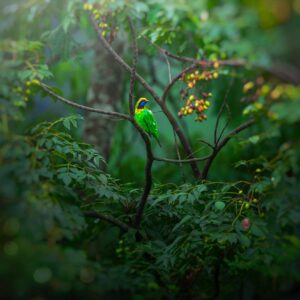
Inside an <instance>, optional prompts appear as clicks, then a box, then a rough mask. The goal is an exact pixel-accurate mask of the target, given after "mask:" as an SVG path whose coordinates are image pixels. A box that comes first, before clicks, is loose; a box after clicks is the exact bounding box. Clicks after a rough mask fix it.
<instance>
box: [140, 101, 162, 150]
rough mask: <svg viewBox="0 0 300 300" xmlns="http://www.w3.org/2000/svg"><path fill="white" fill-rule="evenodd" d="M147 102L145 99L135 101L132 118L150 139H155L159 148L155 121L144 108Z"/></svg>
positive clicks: (149, 111) (151, 114) (150, 113)
mask: <svg viewBox="0 0 300 300" xmlns="http://www.w3.org/2000/svg"><path fill="white" fill-rule="evenodd" d="M148 102H149V100H148V99H146V98H140V99H139V100H138V101H137V103H136V105H135V110H134V118H135V120H136V121H137V123H138V124H139V125H140V126H141V127H142V128H143V129H144V130H145V131H146V132H147V133H148V134H149V136H150V137H151V136H153V137H154V138H155V139H156V141H157V143H158V145H159V146H160V147H161V144H160V141H159V133H158V124H157V121H156V119H155V118H154V115H153V113H152V111H151V110H150V109H148V108H146V107H145V106H146V104H147V103H148Z"/></svg>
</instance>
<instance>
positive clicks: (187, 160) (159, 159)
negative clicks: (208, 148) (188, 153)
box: [154, 155, 211, 164]
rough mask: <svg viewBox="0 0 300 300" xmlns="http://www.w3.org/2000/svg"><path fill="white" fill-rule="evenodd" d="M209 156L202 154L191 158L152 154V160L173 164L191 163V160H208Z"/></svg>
mask: <svg viewBox="0 0 300 300" xmlns="http://www.w3.org/2000/svg"><path fill="white" fill-rule="evenodd" d="M210 157H211V155H208V156H204V157H195V158H191V159H171V158H164V157H157V156H154V160H157V161H164V162H168V163H174V164H187V163H191V162H197V161H204V160H208V159H209V158H210Z"/></svg>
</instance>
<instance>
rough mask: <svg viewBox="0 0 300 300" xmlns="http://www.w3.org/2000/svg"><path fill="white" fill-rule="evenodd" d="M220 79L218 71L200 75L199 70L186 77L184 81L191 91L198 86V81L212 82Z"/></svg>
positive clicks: (204, 72)
mask: <svg viewBox="0 0 300 300" xmlns="http://www.w3.org/2000/svg"><path fill="white" fill-rule="evenodd" d="M218 77H219V74H218V72H216V71H203V72H202V73H200V72H199V71H198V70H197V71H195V72H192V73H190V74H186V75H184V77H183V78H182V80H184V81H185V82H186V84H187V86H188V88H189V89H192V88H194V87H195V86H196V83H197V81H200V80H212V79H217V78H218Z"/></svg>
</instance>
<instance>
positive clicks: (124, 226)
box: [84, 211, 130, 232]
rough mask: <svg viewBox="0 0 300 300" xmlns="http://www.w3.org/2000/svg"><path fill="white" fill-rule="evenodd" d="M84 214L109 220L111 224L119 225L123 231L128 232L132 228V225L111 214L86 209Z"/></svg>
mask: <svg viewBox="0 0 300 300" xmlns="http://www.w3.org/2000/svg"><path fill="white" fill-rule="evenodd" d="M84 215H85V216H87V217H91V218H95V219H101V220H104V221H107V222H109V223H111V224H114V225H116V226H118V227H119V228H121V229H122V230H123V231H125V232H127V231H129V229H130V226H129V225H127V224H125V223H123V222H122V221H120V220H118V219H116V218H114V217H113V216H110V215H106V214H102V213H99V212H96V211H85V212H84Z"/></svg>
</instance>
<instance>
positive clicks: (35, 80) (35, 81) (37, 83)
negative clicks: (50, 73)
mask: <svg viewBox="0 0 300 300" xmlns="http://www.w3.org/2000/svg"><path fill="white" fill-rule="evenodd" d="M31 83H32V84H36V85H39V84H40V83H41V82H40V81H39V80H37V79H33V80H31Z"/></svg>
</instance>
